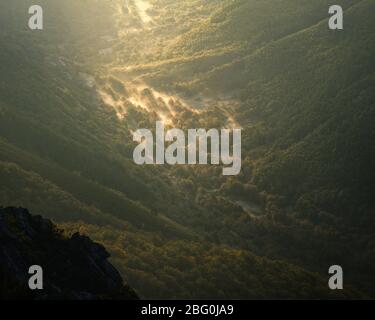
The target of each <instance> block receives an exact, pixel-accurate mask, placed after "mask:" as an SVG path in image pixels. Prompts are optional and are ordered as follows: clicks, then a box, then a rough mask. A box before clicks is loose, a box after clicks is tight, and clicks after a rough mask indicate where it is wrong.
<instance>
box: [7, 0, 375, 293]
mask: <svg viewBox="0 0 375 320" xmlns="http://www.w3.org/2000/svg"><path fill="white" fill-rule="evenodd" d="M39 2H40V4H41V5H42V7H43V8H44V19H45V23H44V25H45V27H44V30H43V31H31V30H29V29H28V27H27V21H28V18H29V15H28V11H27V10H28V8H29V6H30V5H31V4H33V3H32V1H28V0H14V1H12V2H11V3H10V2H9V1H8V2H7V3H4V2H1V3H0V47H1V50H0V181H1V184H0V206H22V207H26V208H28V209H29V210H30V211H31V212H37V213H38V214H41V215H43V216H45V217H47V218H50V219H52V220H53V221H54V222H55V223H58V224H59V225H60V226H62V227H63V228H64V230H66V231H65V232H66V233H67V234H69V235H70V234H73V233H74V232H76V231H79V232H80V233H82V234H86V235H89V236H90V237H91V238H92V239H94V240H95V241H98V242H100V243H102V244H104V246H105V247H106V248H107V250H108V251H109V252H110V253H111V256H112V257H111V262H112V263H113V264H114V265H115V266H116V267H117V268H118V269H119V270H120V272H121V275H122V277H123V278H124V279H125V280H126V281H127V283H129V285H130V286H131V287H132V288H134V289H135V290H136V291H137V294H138V295H139V296H140V297H141V298H166V299H173V298H228V299H231V298H232V299H233V298H337V297H339V298H358V297H373V296H374V295H375V291H374V288H373V286H372V283H373V281H374V279H375V274H374V270H375V234H374V228H375V218H374V215H373V211H374V208H375V204H374V197H373V195H374V194H375V185H374V181H375V176H374V174H375V170H374V169H375V168H373V164H372V161H371V160H372V158H373V156H374V155H375V150H374V146H373V144H372V142H373V141H374V138H375V129H374V126H373V122H374V120H375V114H374V112H375V108H374V105H375V104H374V102H375V101H374V100H375V96H374V90H373V88H374V81H375V68H374V59H373V57H374V54H375V52H374V51H375V43H374V41H375V40H374V39H375V37H374V30H375V28H374V27H375V26H374V24H375V19H374V12H375V11H374V9H375V4H374V3H373V1H371V0H340V1H337V2H338V4H340V5H342V7H343V8H344V12H345V28H344V30H343V31H332V30H329V28H328V25H327V23H328V18H329V15H328V7H329V5H330V4H331V3H330V2H329V1H326V0H317V1H307V0H303V1H302V0H284V1H277V2H276V1H271V0H262V1H257V0H234V1H226V0H208V1H207V0H205V1H204V0H178V1H176V0H149V1H138V0H128V1H121V0H113V1H110V0H100V1H98V0H96V1H95V0H81V1H74V0H64V1H58V0H56V1H46V0H43V1H42V0H41V1H39ZM156 120H163V121H164V122H165V124H166V126H167V127H168V126H169V127H176V128H182V129H186V128H207V129H209V128H232V127H241V128H242V129H243V130H242V134H243V138H242V148H243V150H242V154H243V156H242V158H243V159H242V171H241V173H240V174H239V175H238V176H234V177H224V176H222V174H221V168H220V166H183V165H180V166H137V165H135V164H134V162H133V158H132V156H133V149H134V146H135V144H134V143H133V141H132V140H133V139H132V132H134V130H136V129H138V128H150V129H152V128H154V126H155V121H156ZM334 264H338V265H341V266H342V267H343V269H344V273H345V290H343V291H341V292H333V291H331V290H329V288H328V286H327V281H328V268H329V266H331V265H334Z"/></svg>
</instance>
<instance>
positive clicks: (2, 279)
mask: <svg viewBox="0 0 375 320" xmlns="http://www.w3.org/2000/svg"><path fill="white" fill-rule="evenodd" d="M109 256H110V255H109V254H108V252H107V250H106V249H105V248H104V247H103V246H102V245H100V244H98V243H95V242H93V241H92V240H91V239H90V238H88V237H86V236H82V235H80V234H78V233H75V234H74V235H73V236H72V237H71V238H68V237H66V236H65V235H64V234H63V232H62V230H59V229H58V228H57V227H56V226H55V225H54V224H53V223H52V222H51V221H50V220H47V219H44V218H42V217H41V216H32V215H30V213H29V212H28V210H27V209H23V208H12V207H9V208H0V298H4V299H5V298H6V299H19V298H22V299H137V295H136V294H135V292H134V291H133V290H132V289H130V288H129V287H127V286H126V285H124V284H123V280H122V278H121V276H120V274H119V273H118V271H117V270H116V269H115V268H114V267H113V266H112V265H111V264H110V263H109V262H108V261H107V259H108V258H109ZM31 265H40V266H41V267H42V268H43V280H44V289H43V290H30V289H29V287H28V279H29V277H30V276H31V275H29V274H28V270H29V267H30V266H31Z"/></svg>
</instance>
